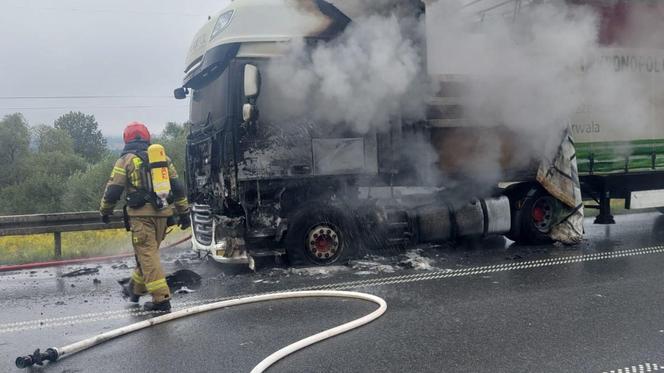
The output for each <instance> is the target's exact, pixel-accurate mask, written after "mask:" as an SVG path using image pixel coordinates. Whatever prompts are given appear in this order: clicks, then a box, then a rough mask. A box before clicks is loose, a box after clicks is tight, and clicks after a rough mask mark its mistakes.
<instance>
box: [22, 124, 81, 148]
mask: <svg viewBox="0 0 664 373" xmlns="http://www.w3.org/2000/svg"><path fill="white" fill-rule="evenodd" d="M32 131H33V136H34V138H35V142H36V144H37V150H38V151H39V152H40V153H50V152H61V153H64V154H73V153H74V140H72V138H71V137H70V136H69V133H67V131H65V130H61V129H56V128H53V127H49V126H46V125H43V124H42V125H39V126H37V127H35V128H33V129H32Z"/></svg>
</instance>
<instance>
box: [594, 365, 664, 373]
mask: <svg viewBox="0 0 664 373" xmlns="http://www.w3.org/2000/svg"><path fill="white" fill-rule="evenodd" d="M660 368H662V366H661V365H658V364H651V363H642V364H639V365H632V366H631V367H629V366H627V367H624V368H618V369H612V370H605V371H604V372H603V373H644V372H659V371H661V370H662V369H660Z"/></svg>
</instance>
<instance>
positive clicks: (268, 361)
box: [52, 290, 387, 373]
mask: <svg viewBox="0 0 664 373" xmlns="http://www.w3.org/2000/svg"><path fill="white" fill-rule="evenodd" d="M321 297H325V298H329V297H331V298H347V299H348V298H350V299H360V300H365V301H369V302H373V303H376V304H377V305H378V306H379V307H378V309H376V310H375V311H373V312H372V313H370V314H368V315H366V316H364V317H361V318H359V319H357V320H353V321H351V322H348V323H345V324H343V325H339V326H337V327H334V328H331V329H328V330H325V331H323V332H320V333H318V334H316V335H313V336H311V337H307V338H304V339H302V340H300V341H297V342H295V343H293V344H291V345H288V346H286V347H284V348H282V349H281V350H279V351H277V352H275V353H273V354H272V355H270V356H268V357H267V358H265V359H264V360H263V361H261V362H260V363H259V364H258V365H256V367H254V369H253V370H252V371H251V373H259V372H264V371H265V370H266V369H267V368H269V367H270V366H271V365H273V364H274V363H276V362H277V361H279V360H280V359H283V358H284V357H286V356H288V355H290V354H292V353H294V352H296V351H298V350H301V349H303V348H305V347H307V346H311V345H312V344H314V343H317V342H320V341H323V340H325V339H328V338H331V337H334V336H336V335H339V334H342V333H345V332H347V331H349V330H353V329H356V328H359V327H360V326H362V325H365V324H368V323H370V322H371V321H373V320H376V319H377V318H379V317H380V316H381V315H383V314H384V313H385V311H386V310H387V303H386V302H385V300H384V299H382V298H380V297H377V296H375V295H371V294H365V293H358V292H352V291H335V290H317V291H294V292H284V293H274V294H266V295H257V296H252V297H247V298H237V299H230V300H225V301H221V302H216V303H210V304H204V305H201V306H196V307H191V308H186V309H183V310H180V311H175V312H172V313H168V314H165V315H161V316H157V317H153V318H151V319H148V320H144V321H140V322H137V323H135V324H131V325H127V326H124V327H121V328H118V329H115V330H111V331H108V332H106V333H103V334H99V335H97V336H95V337H92V338H88V339H85V340H82V341H80V342H76V343H73V344H70V345H68V346H64V347H61V348H53V349H52V350H55V351H56V352H57V359H59V358H61V357H63V356H69V355H72V354H75V353H77V352H80V351H83V350H86V349H88V348H91V347H93V346H96V345H98V344H101V343H103V342H106V341H108V340H111V339H113V338H117V337H120V336H123V335H126V334H129V333H132V332H135V331H137V330H141V329H145V328H148V327H151V326H154V325H159V324H163V323H165V322H168V321H172V320H176V319H179V318H183V317H187V316H191V315H196V314H199V313H203V312H208V311H213V310H217V309H220V308H228V307H233V306H239V305H243V304H250V303H259V302H266V301H273V300H284V299H296V298H321Z"/></svg>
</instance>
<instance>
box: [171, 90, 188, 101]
mask: <svg viewBox="0 0 664 373" xmlns="http://www.w3.org/2000/svg"><path fill="white" fill-rule="evenodd" d="M188 93H189V90H188V89H187V88H184V87H181V88H178V89H176V90H174V91H173V96H175V99H176V100H184V99H185V98H187V94H188Z"/></svg>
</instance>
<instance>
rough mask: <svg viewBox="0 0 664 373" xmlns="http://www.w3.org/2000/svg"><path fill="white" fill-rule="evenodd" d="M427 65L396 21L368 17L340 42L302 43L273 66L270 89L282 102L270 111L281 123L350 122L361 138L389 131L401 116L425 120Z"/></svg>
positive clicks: (271, 104) (271, 105) (273, 102)
mask: <svg viewBox="0 0 664 373" xmlns="http://www.w3.org/2000/svg"><path fill="white" fill-rule="evenodd" d="M422 66H423V58H422V55H421V49H419V48H417V47H416V45H415V43H414V39H412V38H410V37H408V36H407V35H404V32H403V28H402V26H401V24H400V22H399V20H398V19H397V17H396V16H387V17H381V16H370V17H366V18H362V19H361V20H356V21H355V22H353V23H352V24H351V25H350V26H349V28H348V29H347V30H346V32H345V33H344V34H343V35H342V36H341V37H340V38H339V39H337V40H334V41H332V42H329V43H321V44H318V45H315V46H313V47H311V46H308V45H307V44H306V43H304V42H296V43H294V44H293V45H292V46H291V49H290V51H289V53H287V55H286V56H285V57H284V58H281V59H277V60H274V61H272V63H270V65H269V68H268V70H267V76H268V82H267V85H268V86H271V87H272V89H275V90H276V92H271V93H273V94H274V93H276V94H275V97H278V100H270V101H271V102H267V105H268V107H267V110H268V112H269V113H270V117H271V118H276V119H282V118H284V117H299V116H302V115H307V116H308V117H310V118H311V119H313V120H316V121H321V122H325V123H329V124H337V123H342V122H345V123H348V124H351V125H352V126H353V129H354V130H355V131H357V132H359V133H367V132H368V131H370V130H372V129H384V128H387V127H388V126H389V121H390V118H391V116H393V115H395V114H396V115H407V116H417V117H422V116H423V113H424V110H423V108H424V107H423V104H424V97H426V92H421V91H420V90H416V89H414V88H415V86H416V84H419V79H420V76H421V71H422ZM270 80H271V81H270ZM268 89H270V88H268Z"/></svg>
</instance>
